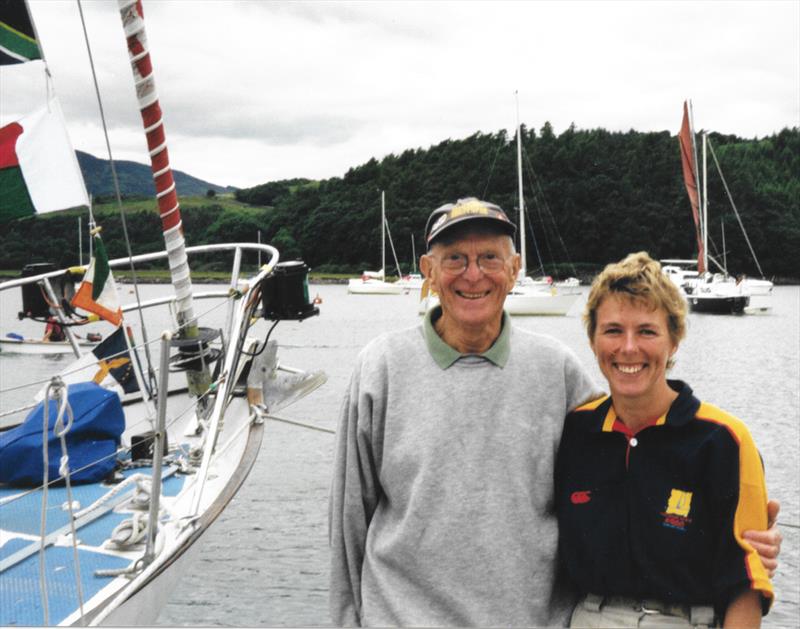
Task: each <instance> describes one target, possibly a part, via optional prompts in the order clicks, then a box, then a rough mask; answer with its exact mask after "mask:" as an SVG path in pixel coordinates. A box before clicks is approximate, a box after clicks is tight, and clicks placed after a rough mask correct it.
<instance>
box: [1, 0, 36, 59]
mask: <svg viewBox="0 0 800 629" xmlns="http://www.w3.org/2000/svg"><path fill="white" fill-rule="evenodd" d="M41 58H42V51H41V49H40V48H39V43H38V42H37V41H36V33H35V32H34V30H33V22H32V21H31V16H30V14H29V13H28V4H27V2H23V1H22V0H0V66H5V65H11V64H13V63H25V62H26V61H33V60H34V59H41Z"/></svg>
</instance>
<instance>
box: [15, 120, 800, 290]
mask: <svg viewBox="0 0 800 629" xmlns="http://www.w3.org/2000/svg"><path fill="white" fill-rule="evenodd" d="M710 137H711V141H712V143H713V146H714V148H715V149H716V154H717V157H718V158H719V161H720V165H721V167H722V171H723V173H724V176H725V179H726V181H727V184H728V186H729V188H730V192H731V195H732V197H733V199H734V201H735V203H736V207H737V209H738V211H739V215H740V217H741V220H742V221H743V223H744V225H745V227H746V229H747V234H748V236H749V238H750V242H751V244H752V247H753V249H754V250H755V252H756V255H757V256H758V258H759V261H760V263H761V266H762V268H763V270H764V273H765V275H766V276H767V277H773V276H778V277H791V278H797V277H798V275H800V273H798V264H797V260H796V256H797V252H798V251H800V129H798V128H794V129H784V130H783V131H781V132H780V133H778V134H775V135H773V136H770V137H767V138H763V139H755V140H743V139H740V138H738V137H735V136H721V135H715V134H712V135H711V136H710ZM514 140H515V139H514V137H513V136H511V137H509V136H508V134H507V133H506V132H505V131H499V132H497V133H493V134H485V133H476V134H475V135H473V136H471V137H468V138H466V139H463V140H446V141H444V142H441V143H440V144H437V145H435V146H432V147H430V148H428V149H409V150H407V151H405V152H403V153H402V154H400V155H389V156H387V157H385V158H384V159H382V160H377V159H371V160H370V161H368V162H367V163H365V164H362V165H360V166H356V167H354V168H351V169H350V170H348V171H347V173H346V174H345V175H344V176H343V177H341V178H339V177H337V178H332V179H327V180H323V181H318V182H317V181H309V180H307V179H292V180H286V181H276V182H268V183H265V184H263V185H260V186H256V187H254V188H250V189H246V190H239V191H237V192H236V199H237V201H239V203H234V202H225V203H223V202H222V199H214V198H213V197H209V198H207V199H201V200H200V201H198V202H194V203H191V204H187V203H184V211H183V217H184V226H185V233H186V236H187V240H188V242H189V244H201V243H205V242H217V241H222V240H225V241H231V240H247V241H255V240H256V238H257V234H258V231H259V230H260V231H261V238H262V241H264V242H271V243H272V244H274V245H275V246H277V247H278V248H279V249H280V250H281V252H282V257H283V259H292V258H295V257H301V258H303V259H304V260H305V261H306V262H307V263H308V264H309V265H310V266H311V267H312V268H313V270H316V271H331V272H352V273H360V272H361V271H362V270H363V269H372V270H377V269H378V268H379V266H380V191H381V190H385V191H386V203H387V220H388V223H389V228H390V230H391V235H392V238H393V241H394V245H395V248H396V249H397V255H398V258H399V260H400V264H401V266H402V269H403V272H404V273H405V272H408V270H409V269H410V266H411V259H412V255H411V250H412V244H411V238H412V237H413V238H414V243H415V248H416V253H417V256H419V255H420V254H421V253H422V252H423V247H424V245H423V233H422V232H423V228H424V225H425V221H426V219H427V216H428V214H429V213H430V211H431V210H432V209H434V208H435V207H438V206H439V205H441V204H442V203H446V202H451V201H454V200H456V199H457V198H460V197H466V196H477V197H480V198H484V199H487V200H491V201H493V202H495V203H498V204H500V205H501V206H502V207H503V208H504V209H505V210H506V211H507V212H508V213H509V216H510V217H512V220H518V217H517V215H516V212H515V209H516V207H517V205H518V202H517V170H516V146H515V143H514ZM523 147H524V151H523V162H524V169H523V170H524V182H525V185H524V189H525V204H526V206H527V208H528V219H529V220H528V226H529V231H528V268H529V270H530V271H531V273H533V274H535V273H537V272H541V271H538V267H539V258H540V257H541V259H542V261H543V263H544V271H545V272H546V273H548V274H554V275H572V274H575V273H576V269H577V272H578V273H579V274H581V275H583V276H586V275H590V274H592V273H594V272H595V271H596V270H598V269H599V268H600V267H601V266H602V265H603V264H605V263H607V262H609V261H612V260H617V259H619V258H621V257H622V256H623V255H624V254H626V253H628V252H631V251H638V250H646V251H649V252H650V254H651V255H653V256H654V257H657V258H677V257H680V258H691V257H693V256H694V255H695V250H696V244H695V239H694V225H693V222H692V216H691V209H690V206H689V202H688V199H687V196H686V192H685V189H684V186H683V181H682V178H681V166H680V158H679V151H678V141H677V139H676V137H675V136H674V135H671V134H670V133H669V132H666V131H665V132H661V133H640V132H636V131H629V132H627V133H612V132H608V131H606V130H603V129H593V130H580V129H576V128H574V127H572V128H570V129H567V130H566V131H564V132H563V133H561V134H560V135H556V134H554V133H553V130H552V128H551V127H550V125H549V124H545V125H544V126H543V127H542V129H541V130H539V131H538V132H537V131H535V130H532V129H523ZM709 198H710V204H709V216H710V225H711V228H710V234H711V237H712V239H713V244H711V245H710V246H709V249H710V251H711V253H712V254H713V255H715V256H716V257H717V258H719V259H720V260H722V258H723V252H722V242H723V227H722V226H723V224H724V239H725V248H726V250H727V255H726V258H727V263H728V268H729V269H730V271H731V272H732V273H743V272H744V273H747V274H750V275H757V269H756V266H755V263H754V262H753V260H752V257H751V256H750V253H749V248H748V245H747V243H746V242H745V240H744V237H743V235H742V231H741V229H740V228H739V226H738V223H737V219H736V218H735V216H734V213H733V210H732V209H731V206H730V203H729V201H728V198H727V196H726V193H725V190H724V187H723V185H722V181H721V180H720V177H719V175H718V174H717V172H716V170H715V168H714V167H713V162H712V160H711V157H710V156H709ZM126 205H127V204H126ZM139 207H141V204H139ZM150 207H152V208H154V207H155V204H154V203H152V204H151V205H150ZM101 214H104V215H103V217H102V221H101V222H102V224H103V225H104V232H103V235H104V239H105V242H106V245H107V247H108V249H109V254H110V255H111V256H122V255H124V254H125V250H124V247H123V246H122V240H121V239H122V231H121V228H120V221H119V218H118V217H116V216H114V215H112V214H110V213H109V214H107V215H105V213H104V212H102V211H101ZM127 216H128V228H129V232H130V233H131V235H132V237H133V240H134V250H135V251H136V252H142V251H152V250H156V249H160V248H162V246H163V245H162V242H161V236H160V232H159V227H158V225H159V222H158V218H157V216H156V215H155V212H154V211H153V210H136V209H135V208H134V209H129V210H128V214H127ZM75 222H76V219H75V218H74V214H73V215H72V216H64V215H63V214H61V215H50V216H48V217H43V218H36V219H30V220H26V221H21V222H17V223H15V224H12V225H9V226H6V231H5V233H4V235H3V237H2V239H1V240H0V244H2V248H0V267H1V268H7V269H8V268H21V266H22V265H24V264H26V263H28V262H33V261H43V260H48V261H52V262H56V263H59V264H62V265H66V264H73V263H74V262H75V259H76V252H77V234H76V226H75ZM85 241H86V238H84V243H85ZM391 260H392V256H391V250H390V249H389V245H388V243H387V272H388V273H393V272H394V264H393V262H391ZM571 265H574V267H575V268H573V266H571Z"/></svg>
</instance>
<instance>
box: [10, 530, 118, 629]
mask: <svg viewBox="0 0 800 629" xmlns="http://www.w3.org/2000/svg"><path fill="white" fill-rule="evenodd" d="M21 541H22V540H11V541H9V542H8V543H6V544H5V545H4V546H3V548H2V551H3V552H2V554H3V555H4V556H7V555H8V554H10V553H12V552H15V551H16V550H19V548H21V547H24V546H27V545H28V544H30V542H22V544H21V545H19V542H21ZM7 551H8V552H7ZM78 558H79V561H80V568H81V588H82V590H83V598H84V600H88V599H89V598H91V597H92V596H94V595H95V594H97V592H99V591H100V589H102V588H103V587H105V586H106V585H108V584H109V583H110V582H111V577H96V576H94V571H95V570H99V569H119V568H125V567H127V566H128V564H129V563H130V562H129V561H128V560H127V559H122V558H120V557H112V556H111V555H105V554H102V553H93V552H90V551H85V550H79V552H78ZM45 564H46V581H47V599H48V608H49V618H48V619H47V620H48V623H49V624H52V625H55V624H58V623H60V622H61V621H63V620H64V619H65V618H66V617H67V616H69V615H70V614H71V613H72V612H74V611H75V610H76V609H78V594H77V588H76V586H75V569H74V563H73V555H72V548H71V547H69V548H67V547H63V546H59V547H54V546H50V547H48V548H47V550H46V551H45ZM48 623H45V618H44V612H43V606H42V597H41V592H40V589H39V553H34V554H33V555H31V556H30V557H28V558H27V559H26V560H25V561H23V562H21V563H18V564H16V565H14V566H12V567H11V568H9V569H8V570H6V571H4V572H3V573H2V574H0V626H40V625H44V624H48Z"/></svg>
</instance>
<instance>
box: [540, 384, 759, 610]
mask: <svg viewBox="0 0 800 629" xmlns="http://www.w3.org/2000/svg"><path fill="white" fill-rule="evenodd" d="M669 385H670V386H671V387H672V388H673V389H675V390H676V391H678V397H677V398H676V399H675V401H674V402H673V404H672V406H671V407H670V409H669V411H668V412H667V413H666V415H664V416H662V417H660V418H659V419H658V420H657V421H655V422H654V423H653V424H652V425H651V426H648V427H646V428H644V429H642V430H640V431H639V432H638V433H636V434H635V435H633V434H631V433H630V431H628V430H627V428H626V427H625V425H624V424H622V422H621V421H619V420H617V418H616V414H615V412H614V409H613V406H612V404H611V398H610V397H608V396H606V397H603V398H600V399H599V400H595V401H594V402H591V403H589V404H586V405H584V406H581V407H579V408H577V409H576V410H575V411H573V412H572V413H570V414H569V415H568V416H567V419H566V421H565V424H564V434H563V436H562V438H561V445H560V448H559V453H558V459H557V463H556V508H557V511H558V524H559V535H560V541H559V552H560V554H561V559H562V561H563V562H564V564H565V566H566V568H567V571H568V572H569V574H570V576H571V578H572V579H573V580H574V582H575V583H576V585H577V586H578V588H579V589H580V590H581V591H582V592H584V593H589V592H591V593H593V594H600V595H609V596H610V595H619V596H632V597H635V598H655V599H660V600H664V601H667V602H675V603H685V604H689V605H708V604H713V605H714V607H715V608H716V610H717V612H718V614H720V615H721V614H723V613H724V611H725V609H726V608H727V606H728V605H729V603H730V602H731V601H732V600H733V599H734V598H735V597H736V596H738V595H739V594H740V593H741V592H742V591H744V590H746V589H754V590H759V591H760V592H761V594H762V603H763V610H764V613H766V611H767V610H768V609H769V606H770V604H771V602H772V598H773V593H772V585H771V583H770V581H769V577H768V575H767V572H766V570H765V569H764V567H763V566H762V564H761V561H760V559H759V558H758V555H757V554H756V552H755V551H754V550H753V549H752V548H751V547H750V546H749V545H748V544H747V543H745V542H744V541H743V539H742V532H743V531H745V530H748V529H755V530H758V529H764V528H766V526H767V507H766V505H767V493H766V486H765V482H764V470H763V466H762V463H761V459H760V457H759V454H758V451H757V450H756V446H755V443H754V442H753V439H752V437H751V436H750V433H749V431H748V430H747V427H746V426H745V425H744V424H743V423H742V422H741V421H740V420H738V419H737V418H735V417H733V416H732V415H729V414H728V413H725V412H724V411H722V410H720V409H718V408H717V407H715V406H712V405H711V404H706V403H701V402H700V400H698V399H697V398H696V397H694V396H693V395H692V390H691V388H690V387H689V386H688V385H687V384H685V383H683V382H680V381H669Z"/></svg>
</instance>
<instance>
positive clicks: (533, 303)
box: [417, 292, 581, 317]
mask: <svg viewBox="0 0 800 629" xmlns="http://www.w3.org/2000/svg"><path fill="white" fill-rule="evenodd" d="M580 296H581V295H580V293H572V294H567V295H561V294H555V295H553V294H551V293H549V292H547V293H545V292H531V293H527V294H517V293H511V294H509V295H507V296H506V301H505V304H504V305H503V308H504V309H505V311H506V312H507V313H508V314H510V315H513V316H533V317H536V316H540V317H541V316H552V317H563V316H565V315H566V314H567V313H568V312H569V311H570V310H571V309H572V307H573V306H574V305H575V302H577V301H578V299H580ZM438 305H439V297H438V296H437V295H428V296H427V297H425V298H423V299H421V300H420V302H419V305H418V306H417V312H418V313H419V314H425V313H426V312H427V311H428V310H430V309H431V308H433V307H435V306H438Z"/></svg>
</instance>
